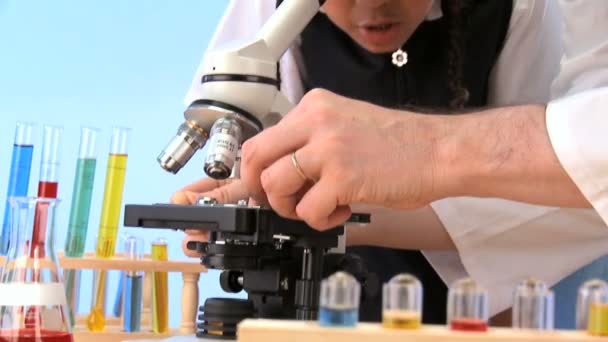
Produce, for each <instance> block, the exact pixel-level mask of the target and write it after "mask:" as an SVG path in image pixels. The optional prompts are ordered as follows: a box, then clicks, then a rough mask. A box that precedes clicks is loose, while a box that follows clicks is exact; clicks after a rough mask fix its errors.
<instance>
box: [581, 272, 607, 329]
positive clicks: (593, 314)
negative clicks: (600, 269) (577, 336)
mask: <svg viewBox="0 0 608 342" xmlns="http://www.w3.org/2000/svg"><path fill="white" fill-rule="evenodd" d="M576 328H577V329H580V330H584V329H586V330H587V332H588V333H589V334H591V335H599V336H606V335H608V283H606V282H605V281H603V280H599V279H592V280H589V281H587V282H585V283H584V284H583V285H581V287H580V288H579V290H578V298H577V303H576Z"/></svg>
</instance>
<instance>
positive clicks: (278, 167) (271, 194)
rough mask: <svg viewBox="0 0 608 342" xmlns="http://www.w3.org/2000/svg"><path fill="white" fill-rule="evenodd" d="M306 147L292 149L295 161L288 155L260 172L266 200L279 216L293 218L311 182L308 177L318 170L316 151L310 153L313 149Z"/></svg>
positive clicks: (310, 178)
mask: <svg viewBox="0 0 608 342" xmlns="http://www.w3.org/2000/svg"><path fill="white" fill-rule="evenodd" d="M310 146H311V145H306V146H304V147H303V148H302V149H300V150H298V151H296V159H295V162H294V160H293V159H292V156H291V155H289V156H285V157H283V158H281V159H279V160H278V161H277V162H276V163H274V164H272V165H271V166H269V167H268V168H267V169H266V170H264V172H262V175H261V183H262V188H263V189H264V192H265V193H266V197H267V198H268V202H269V204H270V205H271V206H272V208H273V209H274V210H275V211H277V213H279V215H281V216H284V217H288V218H297V214H296V212H295V207H296V205H297V203H298V202H299V201H300V199H301V198H302V196H303V194H304V193H306V191H308V189H310V187H311V186H312V185H313V184H314V182H313V181H312V178H313V177H315V178H316V175H318V174H319V173H320V172H319V171H318V169H319V165H320V163H319V161H318V158H317V156H318V155H319V154H318V153H314V152H313V151H314V148H312V147H310ZM298 168H299V169H300V170H301V172H302V174H303V175H302V174H300V172H298ZM310 175H315V176H310ZM305 177H306V178H305Z"/></svg>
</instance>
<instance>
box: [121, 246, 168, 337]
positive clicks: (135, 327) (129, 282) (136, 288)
mask: <svg viewBox="0 0 608 342" xmlns="http://www.w3.org/2000/svg"><path fill="white" fill-rule="evenodd" d="M143 246H144V242H143V239H141V238H138V237H134V236H130V237H128V238H127V239H126V241H125V257H126V258H127V259H130V260H142V259H143V257H144V253H143ZM123 284H124V286H123V293H124V294H123V300H122V304H123V309H122V313H123V316H122V317H123V329H124V331H127V332H136V331H139V330H140V329H141V327H140V322H141V311H142V306H143V305H142V295H143V286H144V272H143V271H127V272H124V281H123ZM167 308H168V306H167Z"/></svg>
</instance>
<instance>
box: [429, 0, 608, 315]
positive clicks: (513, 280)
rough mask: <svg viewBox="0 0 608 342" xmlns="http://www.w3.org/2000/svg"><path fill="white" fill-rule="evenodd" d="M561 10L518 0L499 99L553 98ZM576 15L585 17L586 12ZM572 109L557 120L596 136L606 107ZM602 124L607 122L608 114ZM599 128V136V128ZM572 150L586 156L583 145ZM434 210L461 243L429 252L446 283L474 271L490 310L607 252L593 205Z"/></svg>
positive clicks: (487, 202)
mask: <svg viewBox="0 0 608 342" xmlns="http://www.w3.org/2000/svg"><path fill="white" fill-rule="evenodd" d="M572 2H583V1H572ZM594 3H598V2H594ZM606 4H608V2H606ZM561 15H562V13H561V11H560V8H559V7H558V2H557V1H554V0H544V1H543V0H537V1H529V0H524V1H521V0H520V1H516V2H515V7H514V13H513V17H512V23H511V28H510V30H509V33H508V37H507V41H506V43H505V47H504V50H503V52H502V54H501V57H500V59H499V61H498V63H497V65H496V67H495V70H494V74H493V75H492V80H491V89H490V95H491V97H490V99H491V101H492V102H491V104H492V105H495V106H497V105H510V104H522V103H547V102H549V101H550V96H551V93H550V89H551V82H552V80H554V79H555V77H556V76H557V75H558V73H559V72H560V71H559V65H560V60H561V57H562V53H561V51H562V49H563V46H562V43H561V39H560V34H559V33H560V32H561ZM576 16H577V17H580V18H581V19H582V18H585V16H584V15H581V14H580V13H576ZM604 18H605V17H604ZM582 20H583V21H584V20H586V19H582ZM604 26H605V24H604ZM556 37H557V39H558V40H556ZM604 59H605V58H604ZM604 97H606V96H604ZM573 101H574V100H571V101H564V102H556V103H555V104H553V103H552V104H550V105H549V108H550V109H549V114H550V115H549V117H551V116H552V115H554V116H557V115H561V113H563V112H569V111H570V109H571V108H572V107H573V106H574V105H573V104H572V103H573ZM583 102H584V103H585V104H586V106H582V107H581V108H580V110H585V109H589V110H590V109H592V108H595V109H596V110H598V109H599V103H598V102H597V100H596V102H592V101H591V100H590V99H587V101H583ZM552 107H554V108H558V107H559V108H560V110H559V113H558V110H557V109H555V110H553V111H552V110H551V108H552ZM583 107H584V108H583ZM568 115H570V118H571V119H567V120H560V121H559V123H558V124H561V125H562V126H568V125H571V124H574V123H575V122H576V124H578V126H577V127H578V128H577V132H576V134H578V135H580V136H579V138H580V137H581V136H583V135H584V134H587V135H588V134H589V133H588V132H587V133H583V131H585V130H586V128H585V127H586V126H589V127H590V126H593V125H594V123H592V122H598V121H597V120H600V119H601V118H600V114H599V111H598V112H596V116H595V117H593V116H591V115H589V116H588V117H587V118H586V119H583V118H581V117H578V118H575V114H568ZM581 115H582V114H581ZM556 121H557V120H556ZM603 122H604V123H606V122H607V121H606V118H604V121H603ZM604 127H606V125H604ZM594 129H595V130H596V132H598V134H599V131H598V130H599V128H598V127H595V128H594ZM597 139H599V135H597ZM602 143H603V145H602V146H603V148H599V147H598V146H596V147H597V148H596V150H595V151H596V153H595V154H588V157H590V158H593V157H595V158H598V160H602V158H600V155H599V153H600V151H602V150H603V151H608V146H606V142H602ZM578 146H581V145H578ZM585 148H587V147H585ZM577 153H578V154H577ZM589 153H591V152H589ZM572 154H573V155H576V156H577V157H579V158H580V157H581V155H580V151H576V152H573V153H572ZM604 156H605V154H604ZM604 160H605V158H604ZM580 162H581V161H580V160H578V161H574V159H573V161H572V163H573V164H576V163H580ZM604 164H605V161H604ZM605 177H608V174H607V175H606V176H605ZM597 181H598V182H599V181H600V180H599V178H597ZM606 183H607V182H606V178H604V184H606ZM604 196H606V187H604ZM598 203H599V202H598ZM604 205H605V204H604ZM432 208H433V209H434V211H435V213H436V214H437V216H438V217H439V219H440V221H441V222H442V223H443V225H444V227H445V228H446V230H447V232H448V233H449V234H450V237H451V238H452V240H453V241H454V244H455V245H456V247H457V253H453V254H450V253H447V252H442V253H437V252H425V255H426V256H427V258H428V259H429V261H430V262H431V264H432V265H433V266H434V267H435V269H436V270H437V271H438V273H439V274H440V276H442V278H443V279H444V281H446V282H448V283H450V282H452V281H454V280H455V277H457V276H463V275H468V276H470V277H472V278H473V279H475V280H476V281H478V282H479V283H481V284H482V285H484V286H485V287H486V288H487V289H488V291H489V294H490V312H491V314H496V313H498V312H500V311H502V310H504V309H507V308H509V307H510V306H511V302H512V293H513V289H514V287H515V285H516V284H517V283H518V282H519V281H521V280H522V279H524V278H527V277H535V278H538V279H542V280H544V281H546V282H547V283H549V284H550V285H554V284H556V283H557V282H559V281H560V280H561V279H563V278H565V277H566V276H568V275H569V274H571V273H573V272H574V271H576V270H577V269H579V268H580V267H582V266H584V265H586V264H588V263H589V262H591V261H593V260H594V259H596V258H598V257H600V256H602V255H604V254H605V250H606V249H605V246H606V244H607V243H608V229H607V228H606V226H605V224H604V222H603V221H602V220H601V218H600V217H599V216H598V214H597V212H595V211H594V210H591V209H560V208H553V207H544V206H536V205H529V204H525V203H518V202H513V201H507V200H501V199H481V198H449V199H444V200H441V201H437V202H435V203H433V204H432ZM456 259H457V260H456ZM456 261H460V262H461V263H462V266H463V267H462V268H461V272H457V268H456V269H455V267H456V266H457V262H456Z"/></svg>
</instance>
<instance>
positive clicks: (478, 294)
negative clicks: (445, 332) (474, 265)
mask: <svg viewBox="0 0 608 342" xmlns="http://www.w3.org/2000/svg"><path fill="white" fill-rule="evenodd" d="M447 316H448V324H449V325H450V328H451V329H452V330H459V331H478V332H483V331H487V330H488V293H487V291H486V290H485V289H484V288H482V287H481V286H479V285H477V283H475V282H474V281H473V280H472V279H470V278H465V279H460V280H458V281H456V282H455V283H454V284H453V285H452V286H451V287H450V289H449V291H448V307H447Z"/></svg>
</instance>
